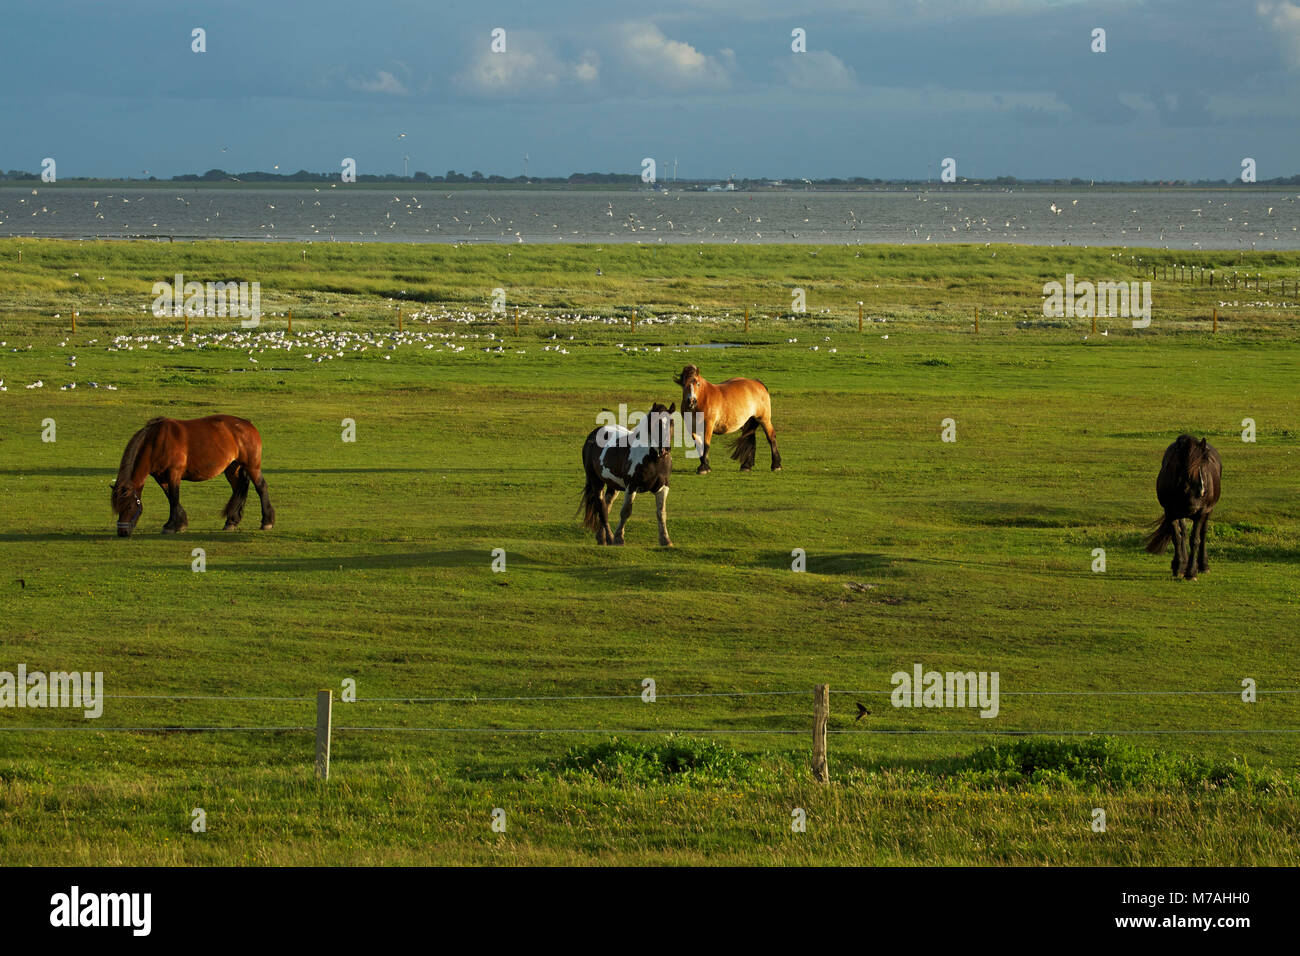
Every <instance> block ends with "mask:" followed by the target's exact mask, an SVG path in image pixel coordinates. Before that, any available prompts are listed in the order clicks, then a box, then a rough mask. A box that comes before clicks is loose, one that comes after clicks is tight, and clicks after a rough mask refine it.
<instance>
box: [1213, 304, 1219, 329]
mask: <svg viewBox="0 0 1300 956" xmlns="http://www.w3.org/2000/svg"><path fill="white" fill-rule="evenodd" d="M1214 331H1216V332H1217V331H1219V310H1218V309H1215V310H1214Z"/></svg>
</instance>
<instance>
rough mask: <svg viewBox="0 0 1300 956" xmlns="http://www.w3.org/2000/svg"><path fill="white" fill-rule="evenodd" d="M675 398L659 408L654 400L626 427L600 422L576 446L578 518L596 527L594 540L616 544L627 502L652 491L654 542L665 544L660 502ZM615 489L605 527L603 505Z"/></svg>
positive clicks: (669, 544) (664, 497)
mask: <svg viewBox="0 0 1300 956" xmlns="http://www.w3.org/2000/svg"><path fill="white" fill-rule="evenodd" d="M676 410H677V403H676V402H674V403H673V404H671V405H669V406H668V407H667V408H665V407H664V406H663V405H661V404H659V403H658V402H655V403H654V405H652V406H651V408H650V412H649V414H647V415H646V416H645V417H644V418H642V419H641V421H640V422H639V423H637V425H636V427H635V428H632V429H630V430H629V429H627V428H624V427H622V426H621V425H601V426H600V427H598V428H596V429H594V430H593V431H592V433H591V434H590V435H588V436H587V441H586V442H585V443H584V444H583V446H582V467H583V470H584V471H585V472H586V473H587V486H586V487H585V488H584V489H583V491H582V506H581V507H582V511H583V519H582V523H583V525H585V526H586V527H587V528H588V529H589V530H591V531H594V532H596V543H597V544H622V543H623V525H625V524H627V519H628V517H629V516H630V515H631V514H632V502H633V501H635V500H636V496H637V495H639V494H642V493H645V494H653V495H654V496H655V511H656V513H657V514H658V516H659V543H660V544H661V545H663V546H664V547H665V548H671V547H672V546H673V543H672V542H671V541H670V540H668V524H667V514H666V512H665V510H664V509H665V505H666V503H667V501H668V479H669V476H670V475H671V473H672V470H673V456H672V450H671V449H672V443H673V430H674V426H673V419H672V414H673V412H675V411H676ZM620 491H623V492H626V493H627V497H626V498H625V499H624V501H623V511H622V513H621V514H620V515H619V519H618V527H617V528H616V529H614V531H613V532H611V531H610V530H609V509H610V508H611V507H613V504H614V499H615V498H617V497H618V493H619V492H620Z"/></svg>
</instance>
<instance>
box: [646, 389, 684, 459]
mask: <svg viewBox="0 0 1300 956" xmlns="http://www.w3.org/2000/svg"><path fill="white" fill-rule="evenodd" d="M675 411H677V403H676V402H673V403H672V404H671V405H669V406H668V407H667V408H665V407H664V406H663V405H662V404H660V403H659V402H655V403H654V404H653V405H651V406H650V411H649V412H648V413H647V414H646V423H647V426H648V427H649V430H650V447H651V448H653V449H654V450H655V451H656V452H658V454H659V457H661V458H662V457H663V456H664V454H665V453H666V452H668V451H669V450H671V449H672V447H673V432H674V425H673V412H675Z"/></svg>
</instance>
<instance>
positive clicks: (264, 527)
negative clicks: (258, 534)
mask: <svg viewBox="0 0 1300 956" xmlns="http://www.w3.org/2000/svg"><path fill="white" fill-rule="evenodd" d="M274 527H275V524H274V523H272V522H267V523H266V524H264V525H262V530H263V531H270V530H271V529H272V528H274Z"/></svg>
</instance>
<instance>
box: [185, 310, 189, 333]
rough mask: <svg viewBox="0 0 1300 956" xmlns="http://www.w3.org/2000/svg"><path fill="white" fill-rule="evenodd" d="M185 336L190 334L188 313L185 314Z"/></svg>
mask: <svg viewBox="0 0 1300 956" xmlns="http://www.w3.org/2000/svg"><path fill="white" fill-rule="evenodd" d="M185 334H186V335H189V334H190V314H189V312H188V311H187V312H186V313H185Z"/></svg>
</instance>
